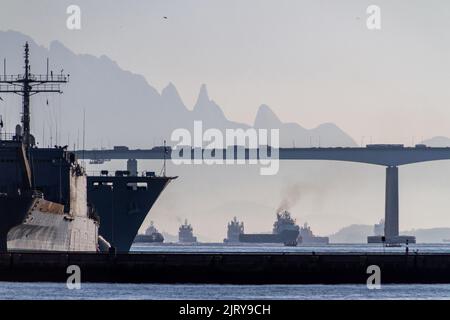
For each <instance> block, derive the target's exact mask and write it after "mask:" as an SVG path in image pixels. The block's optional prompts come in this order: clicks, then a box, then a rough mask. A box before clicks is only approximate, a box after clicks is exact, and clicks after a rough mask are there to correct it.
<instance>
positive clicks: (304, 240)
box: [298, 222, 330, 244]
mask: <svg viewBox="0 0 450 320" xmlns="http://www.w3.org/2000/svg"><path fill="white" fill-rule="evenodd" d="M298 243H300V244H329V243H330V239H329V238H328V237H319V236H316V235H314V233H313V232H312V230H311V227H310V226H309V225H308V223H306V222H305V224H304V225H303V226H302V227H300V234H299V236H298Z"/></svg>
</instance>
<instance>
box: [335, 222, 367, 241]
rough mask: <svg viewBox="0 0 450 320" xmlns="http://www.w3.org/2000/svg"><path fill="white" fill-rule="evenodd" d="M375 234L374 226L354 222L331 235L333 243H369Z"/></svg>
mask: <svg viewBox="0 0 450 320" xmlns="http://www.w3.org/2000/svg"><path fill="white" fill-rule="evenodd" d="M372 234H373V226H369V225H362V224H353V225H350V226H348V227H344V228H342V229H341V230H339V231H338V232H336V233H334V234H332V235H330V236H329V238H330V242H331V243H367V236H370V235H372Z"/></svg>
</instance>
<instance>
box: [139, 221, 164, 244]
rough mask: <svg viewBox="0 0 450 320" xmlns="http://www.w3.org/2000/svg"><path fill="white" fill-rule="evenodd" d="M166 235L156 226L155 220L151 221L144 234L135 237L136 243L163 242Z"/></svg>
mask: <svg viewBox="0 0 450 320" xmlns="http://www.w3.org/2000/svg"><path fill="white" fill-rule="evenodd" d="M163 242H164V237H163V235H162V234H161V233H160V232H159V231H158V229H156V228H155V225H154V224H153V221H151V222H150V226H149V227H148V228H147V230H145V233H144V234H138V235H137V236H136V238H134V243H163Z"/></svg>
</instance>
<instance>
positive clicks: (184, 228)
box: [178, 219, 197, 243]
mask: <svg viewBox="0 0 450 320" xmlns="http://www.w3.org/2000/svg"><path fill="white" fill-rule="evenodd" d="M178 242H180V243H196V242H197V237H194V229H193V228H192V226H191V225H190V224H188V222H187V219H186V220H184V224H182V225H181V226H180V228H179V229H178Z"/></svg>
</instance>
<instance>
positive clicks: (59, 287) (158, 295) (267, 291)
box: [0, 244, 450, 299]
mask: <svg viewBox="0 0 450 320" xmlns="http://www.w3.org/2000/svg"><path fill="white" fill-rule="evenodd" d="M132 250H133V251H142V252H145V251H147V252H148V251H152V252H186V251H189V252H224V251H225V252H311V251H315V252H374V251H377V252H383V251H385V252H393V251H404V250H405V248H404V247H402V248H382V247H380V246H377V245H370V246H368V245H331V246H320V247H318V246H309V247H296V248H292V247H289V248H286V247H283V246H270V247H267V246H251V247H248V246H245V247H244V246H233V247H232V246H223V245H219V244H210V245H196V246H182V245H171V244H165V245H142V246H134V247H133V248H132ZM414 250H418V251H419V252H442V253H445V252H447V253H448V252H450V244H439V245H414V246H410V251H414ZM0 299H450V285H449V284H442V285H382V287H381V289H380V290H369V289H368V288H367V287H366V286H364V285H256V286H255V285H245V286H243V285H191V284H187V285H185V284H179V285H165V284H113V283H107V284H104V283H102V284H97V283H82V284H81V289H80V290H69V289H67V287H66V285H65V284H64V283H11V282H0Z"/></svg>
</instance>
